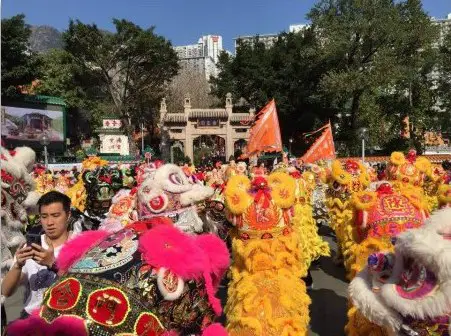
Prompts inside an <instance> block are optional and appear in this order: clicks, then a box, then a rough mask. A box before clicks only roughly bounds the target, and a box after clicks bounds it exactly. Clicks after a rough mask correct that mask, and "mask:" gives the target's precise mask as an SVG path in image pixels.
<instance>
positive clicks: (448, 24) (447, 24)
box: [432, 13, 451, 45]
mask: <svg viewBox="0 0 451 336" xmlns="http://www.w3.org/2000/svg"><path fill="white" fill-rule="evenodd" d="M432 22H433V23H434V24H436V25H438V26H439V29H440V35H439V40H438V41H437V42H438V44H439V45H441V44H442V43H443V39H444V38H445V36H446V34H447V33H448V32H449V31H451V13H449V14H448V16H447V17H446V18H445V19H437V18H434V17H433V18H432Z"/></svg>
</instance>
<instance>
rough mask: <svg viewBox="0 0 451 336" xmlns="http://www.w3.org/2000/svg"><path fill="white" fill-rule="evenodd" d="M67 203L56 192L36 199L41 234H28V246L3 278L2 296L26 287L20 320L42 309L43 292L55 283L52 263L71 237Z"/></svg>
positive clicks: (21, 248) (67, 199)
mask: <svg viewBox="0 0 451 336" xmlns="http://www.w3.org/2000/svg"><path fill="white" fill-rule="evenodd" d="M70 204H71V201H70V198H69V197H67V196H66V195H64V194H62V193H60V192H58V191H50V192H48V193H46V194H45V195H43V196H42V197H41V198H40V199H39V201H38V207H39V215H40V217H41V224H42V228H43V230H44V234H42V235H33V234H30V235H27V243H26V244H24V245H22V246H21V247H20V248H19V249H18V250H17V251H16V254H15V257H14V264H13V266H12V267H11V269H10V271H9V272H8V273H7V274H6V276H5V277H4V279H3V282H2V285H1V292H2V294H3V295H4V296H5V297H9V296H11V295H13V294H14V292H15V291H16V289H17V287H18V286H19V285H20V284H23V285H25V287H26V291H25V298H24V310H23V311H22V313H21V318H26V317H28V316H29V315H30V314H31V313H32V312H33V310H35V309H36V308H39V307H40V306H41V304H42V299H43V294H44V292H45V290H46V289H47V288H48V287H50V286H51V285H52V284H53V283H54V282H55V280H56V276H57V273H58V270H57V268H56V265H55V260H56V258H57V256H58V254H59V251H60V250H61V248H62V246H63V245H64V243H66V241H67V240H68V239H69V238H70V237H71V235H72V232H70V231H69V230H68V226H69V219H70Z"/></svg>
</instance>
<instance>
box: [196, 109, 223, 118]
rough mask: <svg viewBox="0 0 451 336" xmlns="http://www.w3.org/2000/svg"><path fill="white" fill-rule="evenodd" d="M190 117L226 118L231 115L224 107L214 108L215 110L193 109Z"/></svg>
mask: <svg viewBox="0 0 451 336" xmlns="http://www.w3.org/2000/svg"><path fill="white" fill-rule="evenodd" d="M189 117H190V118H224V119H227V118H228V117H229V115H228V114H227V111H226V110H224V109H214V110H208V109H206V110H204V109H202V110H191V112H190V114H189Z"/></svg>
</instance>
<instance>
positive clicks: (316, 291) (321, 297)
mask: <svg viewBox="0 0 451 336" xmlns="http://www.w3.org/2000/svg"><path fill="white" fill-rule="evenodd" d="M320 234H321V235H322V236H323V237H324V238H325V239H326V240H327V241H328V242H329V244H330V245H331V249H332V257H333V255H334V254H335V251H336V244H335V242H334V239H333V238H332V236H331V230H330V228H329V227H323V228H321V229H320ZM312 276H313V279H314V288H313V290H311V291H309V294H310V297H311V298H312V305H311V306H310V316H311V321H310V333H309V336H316V335H319V336H342V335H344V325H345V323H346V310H347V299H346V297H347V294H346V290H347V282H346V280H345V272H344V269H343V268H342V267H337V266H335V265H334V263H333V262H332V258H322V259H321V260H320V262H319V265H318V266H316V267H315V268H313V270H312ZM219 296H220V297H221V298H222V301H223V303H225V302H224V301H225V300H226V289H225V287H223V288H221V292H220V293H219ZM22 298H23V290H22V289H20V290H18V292H17V293H16V294H15V295H14V296H12V297H11V298H9V299H7V300H6V304H5V307H6V312H7V316H8V321H12V320H14V319H16V318H18V317H19V315H20V311H21V309H22V300H23V299H22Z"/></svg>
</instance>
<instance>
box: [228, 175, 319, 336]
mask: <svg viewBox="0 0 451 336" xmlns="http://www.w3.org/2000/svg"><path fill="white" fill-rule="evenodd" d="M295 189H296V181H295V180H294V179H293V178H292V177H290V176H289V175H288V174H285V173H273V174H271V175H270V176H269V177H267V178H266V177H262V176H260V177H257V178H255V179H254V180H253V181H252V183H251V181H250V180H249V179H248V178H247V177H246V176H232V177H231V178H230V180H229V181H228V184H227V187H226V189H225V198H226V203H227V208H228V217H229V220H230V221H231V223H233V224H234V226H235V232H234V234H233V238H232V255H233V264H232V266H231V272H230V274H231V281H230V283H229V289H228V300H227V304H226V307H225V313H226V315H227V320H228V322H227V329H228V332H229V335H230V336H282V335H283V336H302V335H307V331H308V323H309V309H308V306H309V304H310V298H309V297H308V296H307V293H306V287H305V284H304V282H303V281H302V280H301V277H303V276H305V275H306V271H307V270H306V267H305V263H304V261H303V259H304V256H303V252H302V247H301V246H300V241H299V237H298V235H297V234H296V233H295V232H294V231H293V227H292V225H291V219H292V213H293V206H294V204H295V202H296V194H295Z"/></svg>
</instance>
